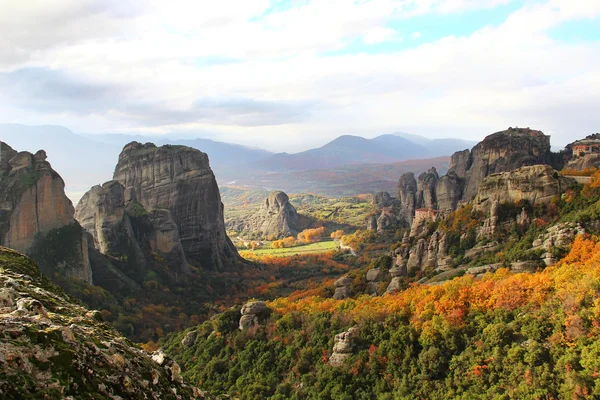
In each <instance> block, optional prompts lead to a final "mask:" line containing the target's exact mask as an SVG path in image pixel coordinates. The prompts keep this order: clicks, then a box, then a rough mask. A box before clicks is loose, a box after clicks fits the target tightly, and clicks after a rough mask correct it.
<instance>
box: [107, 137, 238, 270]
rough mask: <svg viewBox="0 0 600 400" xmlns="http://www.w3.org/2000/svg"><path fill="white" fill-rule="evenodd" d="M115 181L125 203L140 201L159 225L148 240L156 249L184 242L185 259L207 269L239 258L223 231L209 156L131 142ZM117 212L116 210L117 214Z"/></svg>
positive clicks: (171, 248) (171, 250) (174, 247)
mask: <svg viewBox="0 0 600 400" xmlns="http://www.w3.org/2000/svg"><path fill="white" fill-rule="evenodd" d="M114 180H115V181H116V182H118V184H120V185H121V186H122V187H123V201H124V205H125V207H129V206H130V205H134V204H138V205H139V206H140V207H139V208H140V209H141V210H143V213H148V214H149V215H148V217H149V218H150V219H151V220H152V222H153V223H152V225H153V226H154V228H155V233H154V234H153V235H151V236H153V238H151V240H150V242H151V245H152V246H154V247H155V248H156V249H159V250H160V251H163V252H165V253H179V250H178V249H177V246H178V243H180V244H181V248H182V252H183V254H184V255H185V258H186V259H187V262H189V263H190V264H192V265H196V266H199V267H202V268H204V269H207V270H222V269H224V268H226V267H228V266H230V265H231V264H232V263H235V262H236V261H238V260H239V256H238V254H237V251H236V250H235V247H234V246H233V244H232V243H231V241H230V240H229V238H228V237H227V234H226V233H225V224H224V221H223V204H222V203H221V198H220V195H219V189H218V187H217V182H216V180H215V177H214V174H213V172H212V170H211V169H210V167H209V163H208V156H207V155H206V154H204V153H202V152H200V151H198V150H195V149H191V148H189V147H184V146H162V147H156V146H155V145H153V144H151V143H147V144H141V143H137V142H133V143H130V144H128V145H127V146H125V148H124V149H123V151H122V153H121V155H120V156H119V162H118V164H117V166H116V169H115V173H114ZM100 208H101V207H100ZM119 215H120V211H118V210H117V214H116V215H115V216H114V217H115V218H117V219H119ZM109 225H110V224H109ZM96 236H97V237H98V238H100V237H101V235H100V234H97V235H96ZM98 240H99V243H100V239H98Z"/></svg>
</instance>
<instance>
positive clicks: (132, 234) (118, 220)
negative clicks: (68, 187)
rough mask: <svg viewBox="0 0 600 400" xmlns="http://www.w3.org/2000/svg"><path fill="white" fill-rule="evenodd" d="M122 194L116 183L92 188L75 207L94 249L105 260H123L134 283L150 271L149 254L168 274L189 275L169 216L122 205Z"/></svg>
mask: <svg viewBox="0 0 600 400" xmlns="http://www.w3.org/2000/svg"><path fill="white" fill-rule="evenodd" d="M124 193H125V189H124V187H123V186H122V185H121V184H120V183H118V182H117V181H109V182H106V183H105V184H104V185H102V186H94V187H93V188H92V189H91V190H90V191H89V192H87V193H86V194H85V195H84V196H83V197H82V198H81V201H80V202H79V204H78V205H77V209H76V213H75V218H77V220H78V221H79V222H80V223H81V226H82V227H83V228H84V229H85V230H86V231H87V232H89V233H90V234H91V236H92V237H93V241H94V245H95V247H96V248H97V249H98V250H99V251H100V252H101V253H102V254H105V255H107V256H111V257H113V258H119V259H120V258H127V261H128V264H129V269H130V270H136V271H137V276H135V275H133V277H134V278H137V279H136V280H138V281H139V280H141V279H142V277H143V275H144V274H145V273H146V271H147V270H148V268H149V267H150V264H151V261H150V258H151V256H150V253H156V254H159V255H160V256H161V257H162V258H163V259H164V260H165V261H166V262H167V264H168V266H169V269H170V270H171V271H172V272H176V273H182V274H187V273H189V272H190V269H189V266H188V264H187V260H186V257H185V254H184V252H183V248H182V246H181V241H180V240H179V232H178V228H177V225H176V224H175V222H174V221H173V219H172V217H171V212H170V211H169V210H162V209H157V210H153V211H152V212H151V213H149V212H147V211H146V210H145V209H144V208H143V207H142V206H141V204H139V203H137V202H135V201H133V202H129V203H127V205H126V204H125V196H124ZM130 275H132V274H131V273H130Z"/></svg>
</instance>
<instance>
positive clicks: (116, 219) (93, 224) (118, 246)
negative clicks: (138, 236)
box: [75, 181, 127, 255]
mask: <svg viewBox="0 0 600 400" xmlns="http://www.w3.org/2000/svg"><path fill="white" fill-rule="evenodd" d="M75 219H77V221H79V223H80V224H81V226H82V227H83V229H85V230H86V231H88V232H89V233H90V234H91V235H92V237H93V238H94V245H95V247H96V248H97V249H98V250H100V252H102V253H103V254H109V255H114V254H119V253H121V252H123V250H124V249H123V248H122V247H123V241H124V240H127V227H126V226H125V224H124V219H125V189H124V188H123V186H121V184H120V183H119V182H117V181H109V182H106V183H105V184H104V185H102V186H99V185H98V186H94V187H93V188H91V189H90V191H88V192H87V193H86V194H84V195H83V197H82V198H81V200H80V201H79V204H78V205H77V208H76V210H75Z"/></svg>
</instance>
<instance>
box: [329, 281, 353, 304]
mask: <svg viewBox="0 0 600 400" xmlns="http://www.w3.org/2000/svg"><path fill="white" fill-rule="evenodd" d="M351 285H352V278H350V277H349V276H343V277H341V278H340V279H338V280H337V281H335V293H334V294H333V298H334V299H336V300H343V299H346V298H348V297H350V296H352V290H351V289H350V287H351Z"/></svg>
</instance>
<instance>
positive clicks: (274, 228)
mask: <svg viewBox="0 0 600 400" xmlns="http://www.w3.org/2000/svg"><path fill="white" fill-rule="evenodd" d="M241 225H242V226H241V227H240V226H238V230H242V231H246V232H251V233H253V234H258V235H260V236H261V237H263V238H285V237H288V236H296V235H298V233H300V231H301V230H302V224H301V222H300V216H299V215H298V213H297V212H296V209H295V208H294V206H293V205H292V204H291V203H290V201H289V198H288V195H287V194H285V193H284V192H281V191H276V192H272V193H271V194H270V195H269V197H267V198H266V199H265V200H264V202H263V204H262V206H261V207H260V209H259V210H258V212H257V213H256V214H255V215H253V216H252V217H251V218H250V219H249V220H248V221H245V222H243V223H242V224H241ZM239 228H241V229H239Z"/></svg>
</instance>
